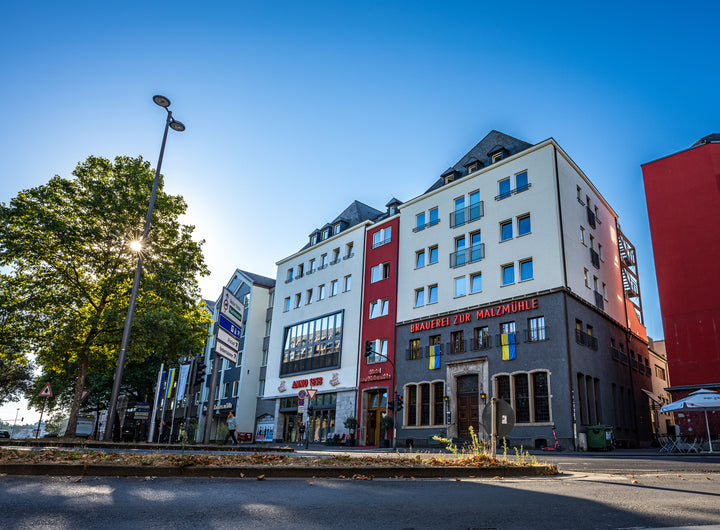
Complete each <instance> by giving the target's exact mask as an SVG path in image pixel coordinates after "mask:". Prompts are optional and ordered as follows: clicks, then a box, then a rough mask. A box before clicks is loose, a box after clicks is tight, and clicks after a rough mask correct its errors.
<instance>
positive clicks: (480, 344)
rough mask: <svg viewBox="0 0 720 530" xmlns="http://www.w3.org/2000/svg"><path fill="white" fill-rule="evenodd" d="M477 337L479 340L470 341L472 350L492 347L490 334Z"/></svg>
mask: <svg viewBox="0 0 720 530" xmlns="http://www.w3.org/2000/svg"><path fill="white" fill-rule="evenodd" d="M478 338H479V339H480V340H477V339H476V340H473V341H472V351H482V350H489V349H490V348H491V347H492V337H491V336H490V335H485V336H483V337H478Z"/></svg>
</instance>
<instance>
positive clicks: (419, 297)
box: [415, 289, 425, 307]
mask: <svg viewBox="0 0 720 530" xmlns="http://www.w3.org/2000/svg"><path fill="white" fill-rule="evenodd" d="M424 305H425V289H415V307H421V306H424Z"/></svg>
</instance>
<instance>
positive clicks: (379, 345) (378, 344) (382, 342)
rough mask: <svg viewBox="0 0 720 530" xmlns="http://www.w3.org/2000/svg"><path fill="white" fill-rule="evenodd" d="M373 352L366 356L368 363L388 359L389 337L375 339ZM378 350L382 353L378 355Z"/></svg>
mask: <svg viewBox="0 0 720 530" xmlns="http://www.w3.org/2000/svg"><path fill="white" fill-rule="evenodd" d="M373 342H374V346H373V353H372V354H370V355H369V356H368V357H365V363H366V364H373V363H382V362H385V361H387V344H388V341H387V339H377V340H374V341H373ZM376 352H377V353H378V354H380V355H376Z"/></svg>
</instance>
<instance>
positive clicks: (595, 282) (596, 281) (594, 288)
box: [593, 276, 598, 293]
mask: <svg viewBox="0 0 720 530" xmlns="http://www.w3.org/2000/svg"><path fill="white" fill-rule="evenodd" d="M593 291H595V292H596V293H597V292H598V278H597V276H593Z"/></svg>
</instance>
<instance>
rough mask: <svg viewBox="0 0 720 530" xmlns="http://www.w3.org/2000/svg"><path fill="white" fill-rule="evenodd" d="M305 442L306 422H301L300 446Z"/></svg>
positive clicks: (299, 431)
mask: <svg viewBox="0 0 720 530" xmlns="http://www.w3.org/2000/svg"><path fill="white" fill-rule="evenodd" d="M303 443H305V424H304V423H301V424H300V427H298V447H300V446H302V444H303Z"/></svg>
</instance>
